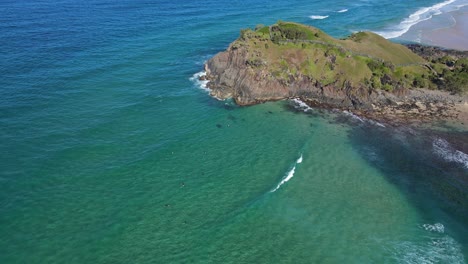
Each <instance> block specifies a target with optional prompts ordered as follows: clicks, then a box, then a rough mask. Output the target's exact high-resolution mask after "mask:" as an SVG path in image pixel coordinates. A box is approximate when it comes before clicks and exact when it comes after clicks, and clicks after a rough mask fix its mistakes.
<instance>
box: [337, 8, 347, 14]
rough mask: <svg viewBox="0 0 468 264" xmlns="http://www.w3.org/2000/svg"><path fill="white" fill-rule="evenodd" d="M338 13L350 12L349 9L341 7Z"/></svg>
mask: <svg viewBox="0 0 468 264" xmlns="http://www.w3.org/2000/svg"><path fill="white" fill-rule="evenodd" d="M336 12H338V13H345V12H348V9H341V10H340V11H336Z"/></svg>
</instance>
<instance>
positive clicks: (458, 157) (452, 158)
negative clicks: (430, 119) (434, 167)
mask: <svg viewBox="0 0 468 264" xmlns="http://www.w3.org/2000/svg"><path fill="white" fill-rule="evenodd" d="M432 149H433V151H434V152H435V153H436V154H437V155H439V156H440V157H442V158H443V159H444V160H446V161H449V162H456V163H459V164H461V165H463V167H465V168H466V169H468V155H467V154H466V153H463V152H461V151H459V150H456V149H454V148H453V147H452V146H450V144H449V143H448V142H447V141H446V140H444V139H441V138H438V139H436V140H434V142H432Z"/></svg>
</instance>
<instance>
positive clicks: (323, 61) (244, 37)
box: [231, 21, 466, 92]
mask: <svg viewBox="0 0 468 264" xmlns="http://www.w3.org/2000/svg"><path fill="white" fill-rule="evenodd" d="M241 47H242V48H246V50H247V51H248V54H249V58H248V60H247V62H246V63H247V64H248V65H249V66H250V67H252V68H254V69H263V70H268V71H269V72H270V73H271V75H272V76H273V77H274V78H277V79H279V80H281V81H283V82H284V83H286V84H287V83H288V82H291V81H293V80H294V79H295V77H297V76H308V77H309V78H310V79H312V80H316V81H318V82H320V84H322V85H334V86H335V87H338V88H340V87H344V86H345V85H346V84H348V85H349V84H351V85H352V86H367V87H369V88H373V89H385V90H392V89H394V88H395V87H401V88H414V87H423V88H431V89H435V88H444V87H445V86H446V85H445V86H443V85H440V82H441V80H442V82H443V80H444V74H448V73H450V74H451V75H450V76H452V75H453V74H452V72H453V71H454V69H453V67H452V68H450V67H448V66H447V65H445V64H443V63H438V64H437V65H436V64H434V65H432V67H431V64H430V62H428V61H426V60H424V59H423V58H422V57H420V56H418V55H417V54H415V53H413V52H412V51H411V50H409V49H408V48H406V47H405V46H402V45H400V44H396V43H392V42H390V41H388V40H386V39H384V38H382V37H381V36H379V35H377V34H374V33H371V32H359V33H356V34H353V35H351V36H350V37H348V38H346V39H342V40H339V39H335V38H333V37H331V36H329V35H327V34H326V33H325V32H323V31H321V30H319V29H317V28H314V27H310V26H306V25H301V24H298V23H292V22H282V21H279V22H278V23H276V24H274V25H271V26H262V25H260V26H257V28H256V29H255V30H251V29H245V30H242V31H241V37H240V38H239V39H238V40H236V41H235V42H233V43H232V45H231V48H234V49H235V48H241ZM460 67H461V68H460ZM460 67H459V69H458V70H459V71H461V72H462V73H463V72H464V68H463V67H465V68H466V65H464V64H463V65H461V66H460ZM460 69H461V70H460ZM465 75H466V73H465ZM463 78H464V77H463ZM463 78H462V79H463ZM452 79H453V78H452ZM438 82H439V83H438ZM463 89H464V88H463V87H462V89H461V91H462V92H463V91H464V90H463ZM459 90H460V89H459Z"/></svg>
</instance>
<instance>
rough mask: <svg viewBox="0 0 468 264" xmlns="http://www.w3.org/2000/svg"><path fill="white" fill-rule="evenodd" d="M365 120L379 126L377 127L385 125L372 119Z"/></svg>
mask: <svg viewBox="0 0 468 264" xmlns="http://www.w3.org/2000/svg"><path fill="white" fill-rule="evenodd" d="M367 121H369V123H371V124H373V125H376V126H379V127H386V126H385V125H384V124H382V123H379V122H377V121H374V120H370V119H368V120H367Z"/></svg>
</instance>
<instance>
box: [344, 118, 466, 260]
mask: <svg viewBox="0 0 468 264" xmlns="http://www.w3.org/2000/svg"><path fill="white" fill-rule="evenodd" d="M343 121H344V122H348V123H349V122H351V123H352V124H351V127H352V129H351V130H350V131H349V135H348V136H349V139H350V142H351V144H352V146H353V148H354V149H356V151H357V153H359V154H360V155H361V157H362V158H363V159H364V160H365V161H367V163H368V164H369V165H371V166H373V167H374V168H376V169H378V170H379V171H380V172H381V173H382V174H383V175H384V176H385V178H386V179H387V180H388V181H389V182H390V183H392V184H393V185H395V186H396V187H397V188H398V189H399V190H400V191H401V192H402V193H403V194H404V195H405V197H406V198H407V199H408V201H409V202H410V203H411V204H412V205H413V206H414V208H416V209H418V211H419V213H420V216H421V217H422V219H423V220H424V221H428V223H442V224H443V225H444V226H445V227H447V233H448V234H449V235H450V236H452V237H454V238H456V240H457V241H458V242H459V243H461V244H462V247H463V250H462V251H463V252H464V253H465V257H466V254H467V252H468V249H467V248H468V155H467V154H465V153H467V150H468V143H467V142H468V133H467V132H459V131H455V132H453V131H452V132H448V131H445V132H440V131H435V130H429V129H418V128H412V127H409V126H408V127H404V126H399V127H391V126H386V127H380V126H376V125H375V124H374V125H373V124H370V123H368V122H356V120H354V121H350V120H349V119H348V121H345V120H343V119H342V120H338V121H337V122H343Z"/></svg>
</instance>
